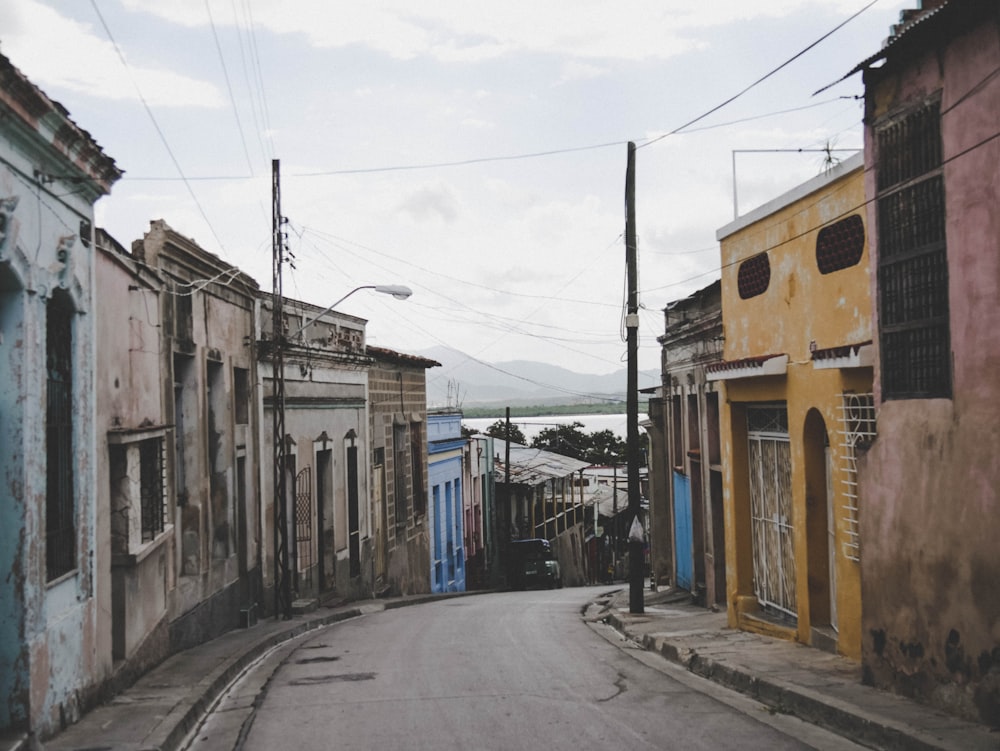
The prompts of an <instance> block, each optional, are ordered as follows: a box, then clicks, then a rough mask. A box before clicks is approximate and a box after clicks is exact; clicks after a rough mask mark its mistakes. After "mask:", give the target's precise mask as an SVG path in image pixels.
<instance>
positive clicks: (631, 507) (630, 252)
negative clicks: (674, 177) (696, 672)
mask: <svg viewBox="0 0 1000 751" xmlns="http://www.w3.org/2000/svg"><path fill="white" fill-rule="evenodd" d="M625 269H626V281H627V284H628V307H627V309H626V314H625V331H626V334H627V340H626V344H627V349H628V370H627V378H626V389H627V392H626V397H625V398H626V403H625V411H626V416H625V417H626V423H627V428H626V432H625V451H626V454H627V460H628V518H629V519H630V521H629V525H630V527H629V540H628V561H629V566H628V568H629V573H628V582H629V590H628V591H629V595H628V610H629V612H630V613H643V612H645V608H644V603H643V593H642V580H643V570H644V569H645V565H644V564H645V552H644V546H643V540H642V539H638V540H635V539H633V535H632V534H631V527H632V525H635V523H636V521H637V520H638V519H639V512H640V504H639V495H640V494H639V269H638V253H637V251H636V240H635V144H634V143H633V142H632V141H629V143H628V164H627V167H626V169H625Z"/></svg>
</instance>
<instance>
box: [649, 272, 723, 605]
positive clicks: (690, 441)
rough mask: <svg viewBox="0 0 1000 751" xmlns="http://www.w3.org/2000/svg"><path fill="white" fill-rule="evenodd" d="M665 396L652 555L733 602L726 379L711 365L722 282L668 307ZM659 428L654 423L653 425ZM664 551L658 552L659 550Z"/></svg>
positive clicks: (692, 583) (653, 433)
mask: <svg viewBox="0 0 1000 751" xmlns="http://www.w3.org/2000/svg"><path fill="white" fill-rule="evenodd" d="M663 313H664V323H665V329H664V334H663V335H661V336H660V337H658V341H659V343H660V346H661V348H662V349H661V363H662V374H663V385H662V387H661V389H660V390H659V392H660V393H661V394H662V397H661V398H660V399H659V400H656V399H654V400H652V401H654V402H658V403H654V404H652V405H651V407H650V422H651V423H653V422H654V420H655V425H656V429H651V430H650V431H649V433H650V443H651V445H650V454H651V455H656V459H655V460H651V462H650V463H651V465H652V466H653V467H654V471H656V470H658V472H657V474H658V477H657V478H656V479H655V480H654V481H653V483H652V485H653V486H654V488H655V489H656V493H655V495H654V496H652V497H651V499H650V516H651V518H652V529H653V531H655V534H651V536H650V547H651V557H652V559H653V561H655V566H654V571H655V572H656V573H657V575H659V576H662V575H664V574H666V576H667V578H668V579H669V580H670V581H671V582H672V583H673V584H674V586H677V587H680V588H681V589H686V590H688V591H689V592H691V593H692V594H694V595H695V598H696V600H697V601H699V602H702V603H704V604H706V605H712V604H719V605H725V602H726V550H725V523H724V514H723V504H722V454H721V443H720V434H719V410H720V405H719V390H720V389H719V388H718V382H717V381H714V380H710V379H709V378H708V377H707V368H708V367H710V366H711V365H713V364H714V363H717V362H719V361H720V360H721V358H722V299H721V284H720V283H719V282H715V283H713V284H711V285H709V286H708V287H705V288H704V289H701V290H699V291H697V292H695V293H694V294H692V295H691V296H689V297H687V298H685V299H683V300H677V301H675V302H672V303H670V304H669V305H667V307H666V308H665V309H664V311H663ZM650 427H651V428H652V427H653V426H652V425H651V426H650ZM653 551H656V552H653Z"/></svg>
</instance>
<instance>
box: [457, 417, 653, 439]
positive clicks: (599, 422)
mask: <svg viewBox="0 0 1000 751" xmlns="http://www.w3.org/2000/svg"><path fill="white" fill-rule="evenodd" d="M502 419H504V418H503V416H502V415H501V416H500V417H474V418H470V417H465V418H462V424H463V425H465V426H466V427H467V428H471V429H473V430H478V431H479V432H483V431H485V430H486V429H487V428H488V427H489V426H490V425H492V424H493V423H495V422H496V421H497V420H502ZM645 419H646V415H645V414H644V413H641V412H640V413H639V422H642V421H643V420H645ZM574 422H579V423H583V427H582V428H581V430H582V431H583V432H584V433H597V432H599V431H601V430H610V431H611V432H612V433H614V434H615V435H616V436H618V437H619V438H621V439H622V440H623V441H624V440H625V434H626V432H627V430H628V422H627V421H626V416H625V414H620V415H539V416H538V417H511V418H510V423H511V425H516V426H517V427H518V428H520V429H521V432H522V433H524V437H525V438H526V439H527V440H528V443H531V440H532V439H533V438H534V437H535V436H536V435H538V434H539V433H540V432H542V431H543V430H545V428H554V427H557V426H559V425H570V424H571V423H574ZM639 431H640V432H642V428H639Z"/></svg>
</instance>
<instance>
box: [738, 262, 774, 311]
mask: <svg viewBox="0 0 1000 751" xmlns="http://www.w3.org/2000/svg"><path fill="white" fill-rule="evenodd" d="M770 283H771V261H770V260H768V257H767V253H761V254H760V255H759V256H754V257H753V258H748V259H747V260H745V261H743V263H741V264H740V268H739V271H738V272H737V275H736V286H737V288H738V290H739V293H740V298H741V299H743V300H748V299H749V298H751V297H756V296H757V295H762V294H764V292H766V291H767V287H768V285H769V284H770Z"/></svg>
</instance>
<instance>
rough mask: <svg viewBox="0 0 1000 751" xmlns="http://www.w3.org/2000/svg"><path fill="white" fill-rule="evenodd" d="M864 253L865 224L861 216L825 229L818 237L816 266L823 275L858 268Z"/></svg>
mask: <svg viewBox="0 0 1000 751" xmlns="http://www.w3.org/2000/svg"><path fill="white" fill-rule="evenodd" d="M864 251H865V223H864V222H863V221H862V219H861V215H860V214H852V215H851V216H849V217H847V218H846V219H841V220H840V221H839V222H835V223H833V224H831V225H829V226H827V227H824V228H823V229H821V230H820V231H819V234H818V235H817V236H816V265H817V266H818V267H819V273H821V274H830V273H833V272H834V271H840V270H841V269H846V268H850V267H851V266H856V265H857V264H858V262H859V261H860V260H861V256H862V254H863V253H864Z"/></svg>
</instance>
